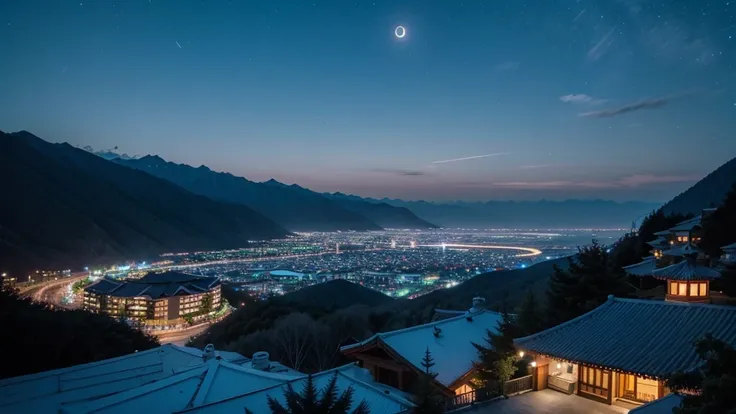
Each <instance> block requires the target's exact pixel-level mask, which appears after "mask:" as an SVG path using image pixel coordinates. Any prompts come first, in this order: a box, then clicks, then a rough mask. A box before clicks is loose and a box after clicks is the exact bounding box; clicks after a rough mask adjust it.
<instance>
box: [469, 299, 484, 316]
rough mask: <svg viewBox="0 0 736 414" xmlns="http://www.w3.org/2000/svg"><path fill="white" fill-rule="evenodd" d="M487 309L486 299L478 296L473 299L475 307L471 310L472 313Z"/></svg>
mask: <svg viewBox="0 0 736 414" xmlns="http://www.w3.org/2000/svg"><path fill="white" fill-rule="evenodd" d="M485 307H486V298H484V297H482V296H476V297H474V298H473V307H471V308H470V312H471V313H474V312H478V311H480V310H481V309H485Z"/></svg>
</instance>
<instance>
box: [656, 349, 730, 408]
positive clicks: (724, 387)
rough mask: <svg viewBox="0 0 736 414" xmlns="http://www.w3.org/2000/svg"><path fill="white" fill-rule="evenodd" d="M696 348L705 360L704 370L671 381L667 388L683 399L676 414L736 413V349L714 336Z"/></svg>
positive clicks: (670, 379) (684, 373) (678, 376)
mask: <svg viewBox="0 0 736 414" xmlns="http://www.w3.org/2000/svg"><path fill="white" fill-rule="evenodd" d="M695 349H696V351H697V353H698V355H699V356H700V358H701V359H702V360H703V363H702V365H701V366H700V368H698V369H697V370H695V371H689V372H678V373H676V374H674V375H672V376H671V377H670V378H669V379H668V380H667V386H668V387H669V388H670V389H672V390H673V391H675V392H677V393H682V396H683V400H682V404H681V405H680V407H677V408H675V410H674V412H675V413H676V414H708V413H724V414H736V408H734V407H736V350H735V349H734V348H733V347H731V346H730V345H729V344H727V343H725V342H723V341H720V340H718V339H715V338H713V336H711V335H706V336H705V338H703V339H701V340H699V341H698V342H696V344H695Z"/></svg>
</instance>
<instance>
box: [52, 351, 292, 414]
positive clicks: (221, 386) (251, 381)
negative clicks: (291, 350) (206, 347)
mask: <svg viewBox="0 0 736 414" xmlns="http://www.w3.org/2000/svg"><path fill="white" fill-rule="evenodd" d="M301 377H304V375H303V374H301V375H300V376H299V378H301ZM293 379H294V377H293V376H290V375H280V374H273V373H269V372H263V371H258V370H253V369H250V368H244V367H242V366H239V365H235V364H231V363H229V362H225V361H222V360H217V359H212V360H210V361H208V362H206V363H204V364H201V365H199V366H196V367H191V368H188V369H186V370H184V371H182V372H180V373H178V374H176V375H172V376H170V377H168V378H164V379H161V380H158V381H155V382H152V383H148V384H145V385H142V386H140V387H136V388H133V389H129V390H127V391H123V392H119V393H117V394H113V395H110V396H107V397H103V398H98V399H94V400H87V401H83V402H78V403H72V404H66V405H64V407H63V409H62V412H63V413H64V414H82V413H91V412H94V413H109V414H114V413H120V414H127V413H136V412H138V413H144V412H150V413H172V412H175V411H181V410H185V409H187V408H192V407H198V406H201V405H204V404H209V403H213V402H217V401H221V400H225V399H228V398H231V397H235V396H238V395H242V394H246V393H250V392H253V391H256V390H261V389H264V388H269V387H273V386H275V385H279V384H284V383H286V382H288V381H290V380H293Z"/></svg>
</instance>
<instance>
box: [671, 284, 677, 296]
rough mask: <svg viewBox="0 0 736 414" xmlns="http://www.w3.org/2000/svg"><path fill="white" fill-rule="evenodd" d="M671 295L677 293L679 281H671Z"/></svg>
mask: <svg viewBox="0 0 736 414" xmlns="http://www.w3.org/2000/svg"><path fill="white" fill-rule="evenodd" d="M670 295H677V283H675V282H670Z"/></svg>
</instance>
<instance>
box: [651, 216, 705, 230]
mask: <svg viewBox="0 0 736 414" xmlns="http://www.w3.org/2000/svg"><path fill="white" fill-rule="evenodd" d="M700 222H701V216H700V215H698V216H695V217H693V218H691V219H687V220H685V221H681V222H679V223H677V224H676V225H675V227H671V228H670V229H669V231H670V232H675V231H690V230H692V229H693V228H695V227H698V226H700ZM655 234H656V233H655Z"/></svg>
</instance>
